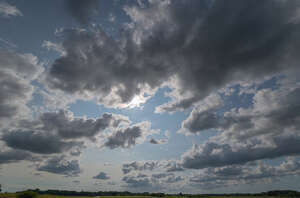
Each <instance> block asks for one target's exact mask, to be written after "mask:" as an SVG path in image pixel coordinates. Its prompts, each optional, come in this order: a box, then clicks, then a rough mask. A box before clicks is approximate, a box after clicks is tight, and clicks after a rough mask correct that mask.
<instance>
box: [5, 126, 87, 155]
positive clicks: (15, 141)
mask: <svg viewBox="0 0 300 198" xmlns="http://www.w3.org/2000/svg"><path fill="white" fill-rule="evenodd" d="M2 141H4V142H5V143H6V145H7V146H9V147H11V148H14V149H20V150H25V151H30V152H33V153H38V154H53V153H63V152H66V151H69V150H70V149H72V148H74V147H82V146H83V142H74V141H63V139H61V138H59V137H58V136H55V135H53V134H49V133H39V132H33V131H12V132H8V133H5V134H4V135H3V136H2Z"/></svg>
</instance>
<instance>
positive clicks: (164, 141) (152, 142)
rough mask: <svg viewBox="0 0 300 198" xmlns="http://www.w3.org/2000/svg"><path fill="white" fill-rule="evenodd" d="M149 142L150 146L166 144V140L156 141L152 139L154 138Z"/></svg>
mask: <svg viewBox="0 0 300 198" xmlns="http://www.w3.org/2000/svg"><path fill="white" fill-rule="evenodd" d="M149 142H150V143H151V144H166V143H167V142H168V139H160V140H157V139H154V138H151V139H150V140H149Z"/></svg>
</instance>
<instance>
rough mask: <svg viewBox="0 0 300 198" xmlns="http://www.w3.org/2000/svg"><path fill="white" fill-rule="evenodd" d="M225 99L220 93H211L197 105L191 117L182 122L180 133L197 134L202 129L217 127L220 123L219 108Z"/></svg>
mask: <svg viewBox="0 0 300 198" xmlns="http://www.w3.org/2000/svg"><path fill="white" fill-rule="evenodd" d="M222 104H223V101H222V99H221V98H220V96H219V95H210V96H208V97H206V98H205V99H204V100H203V101H202V102H201V103H199V104H198V106H197V107H195V108H194V109H193V110H192V112H191V113H190V115H189V117H188V118H187V119H186V120H184V121H183V122H182V124H181V129H180V130H179V132H180V133H185V134H189V133H190V134H196V133H199V132H201V131H205V130H209V129H215V128H216V126H217V125H218V124H219V123H220V119H221V118H218V116H217V110H218V109H219V108H220V107H221V106H222Z"/></svg>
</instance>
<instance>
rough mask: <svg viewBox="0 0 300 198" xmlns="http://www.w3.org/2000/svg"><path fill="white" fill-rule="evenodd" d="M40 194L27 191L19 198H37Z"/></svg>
mask: <svg viewBox="0 0 300 198" xmlns="http://www.w3.org/2000/svg"><path fill="white" fill-rule="evenodd" d="M37 196H38V194H37V193H36V192H33V191H25V192H22V193H20V194H18V195H17V198H36V197H37Z"/></svg>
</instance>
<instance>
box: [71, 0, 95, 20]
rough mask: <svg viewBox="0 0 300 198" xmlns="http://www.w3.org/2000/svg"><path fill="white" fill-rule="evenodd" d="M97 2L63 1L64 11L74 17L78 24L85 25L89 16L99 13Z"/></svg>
mask: <svg viewBox="0 0 300 198" xmlns="http://www.w3.org/2000/svg"><path fill="white" fill-rule="evenodd" d="M98 6H99V5H98V1H97V0H84V1H73V0H67V1H65V7H66V10H67V11H68V12H69V13H70V14H71V15H72V17H74V18H75V19H76V20H77V21H78V22H79V23H81V24H84V25H87V24H88V22H89V20H90V17H91V15H92V14H93V13H94V14H95V13H97V12H98V11H99V7H98Z"/></svg>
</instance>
